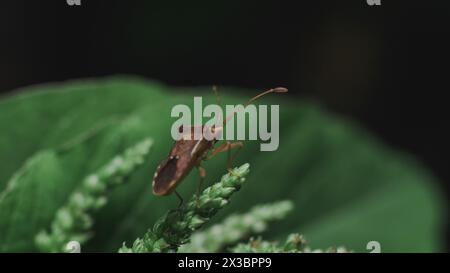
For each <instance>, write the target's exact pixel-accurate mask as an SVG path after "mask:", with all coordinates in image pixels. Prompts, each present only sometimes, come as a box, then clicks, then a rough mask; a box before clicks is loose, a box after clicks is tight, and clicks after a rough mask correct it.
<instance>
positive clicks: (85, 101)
mask: <svg viewBox="0 0 450 273" xmlns="http://www.w3.org/2000/svg"><path fill="white" fill-rule="evenodd" d="M219 91H220V96H221V99H222V103H223V104H238V103H242V102H245V101H246V99H247V98H248V97H250V96H252V95H254V94H255V92H254V91H249V90H242V89H227V88H225V89H221V90H219ZM238 93H240V94H241V95H240V96H237V95H236V94H238ZM242 94H245V96H243V95H242ZM196 95H202V96H204V99H203V103H204V105H205V104H207V103H215V98H214V95H213V93H212V92H211V91H210V88H185V89H180V88H178V89H176V88H173V89H170V88H168V87H165V86H163V85H161V84H157V83H154V82H147V81H144V80H141V79H135V78H123V77H118V78H107V79H101V80H90V81H75V82H68V83H64V84H58V85H44V86H38V87H34V88H28V89H25V90H23V91H22V92H21V94H19V95H16V96H12V97H10V98H7V99H5V100H3V101H1V102H0V129H1V130H2V133H1V136H0V149H1V151H2V153H0V160H1V162H2V166H0V189H3V190H5V188H6V183H7V181H8V179H9V178H10V177H11V176H12V175H13V174H14V173H16V177H19V178H20V179H18V180H17V183H16V185H17V186H16V187H15V190H11V191H10V193H9V194H6V195H5V196H6V197H5V198H4V199H5V200H3V201H0V238H1V239H0V249H1V250H2V251H11V250H16V251H26V250H33V249H32V240H31V242H29V241H28V238H32V236H31V234H32V233H33V232H35V231H36V227H39V229H42V228H45V227H46V225H48V224H49V223H50V221H51V219H52V217H53V214H54V213H55V211H56V209H57V208H58V207H60V206H61V204H62V203H63V201H64V198H66V196H68V195H69V194H70V192H71V191H72V189H73V187H74V186H75V185H76V183H77V182H79V180H81V179H82V178H83V177H84V176H85V175H86V174H88V172H89V171H92V170H94V169H95V168H96V167H99V166H101V165H102V164H105V163H106V162H107V160H108V159H109V158H110V157H111V156H113V155H115V154H117V153H120V151H121V150H122V149H124V148H125V147H126V146H125V142H126V143H127V144H128V145H130V144H133V143H134V142H135V141H137V140H139V139H142V138H144V137H148V136H149V137H151V138H152V139H153V140H154V143H155V146H154V150H153V151H152V154H151V157H150V159H149V160H148V162H146V164H144V167H143V168H141V169H140V170H139V171H137V172H136V173H135V174H134V175H133V176H132V177H131V181H130V183H128V184H127V185H125V186H123V187H120V188H117V189H115V190H114V191H113V192H112V193H111V195H110V196H109V203H108V204H107V205H106V206H105V207H104V208H103V209H102V210H101V211H99V212H98V213H97V214H96V215H95V225H94V233H95V236H94V237H93V238H92V240H91V241H89V243H88V244H87V245H83V246H82V251H115V250H117V249H118V248H119V247H120V246H121V245H122V242H124V241H134V239H136V238H137V237H139V236H142V234H144V233H145V231H146V230H147V229H148V227H150V226H153V224H154V223H155V221H156V220H157V219H158V218H159V217H161V216H162V215H163V214H164V213H165V212H167V211H168V210H169V209H173V208H175V207H176V206H177V202H178V200H177V199H176V198H175V197H173V196H169V197H156V196H153V195H152V193H151V180H152V177H153V173H154V171H155V169H156V167H157V165H158V164H159V163H160V162H161V161H162V160H163V159H164V158H165V157H166V156H167V153H168V151H169V149H170V148H171V145H172V144H173V140H172V139H171V137H170V128H171V124H172V123H173V122H174V120H175V119H174V118H171V117H170V111H171V108H172V107H173V106H174V105H175V104H177V103H184V104H188V105H192V101H193V96H196ZM259 103H261V104H275V103H276V104H279V105H280V147H279V149H278V150H277V151H275V152H260V151H259V143H258V142H257V141H246V142H245V147H244V148H243V149H242V151H241V152H240V153H239V156H238V158H237V160H236V162H235V163H234V164H235V166H237V165H240V164H242V163H245V162H249V163H250V164H251V166H252V172H251V173H250V175H249V177H248V183H246V186H245V187H243V188H242V190H241V191H240V192H239V193H238V194H236V195H235V197H234V198H233V200H232V202H231V203H230V204H229V205H228V206H227V207H226V208H225V209H223V210H222V211H221V212H220V213H219V214H218V215H217V217H216V218H214V221H213V222H217V221H221V220H222V219H224V217H226V216H227V215H230V214H231V213H239V212H245V211H247V210H248V209H250V208H251V207H253V206H254V205H256V204H260V203H267V202H274V201H276V200H280V199H290V200H292V201H293V203H294V211H293V212H292V213H291V214H290V215H289V217H288V218H287V219H285V220H284V221H283V222H280V223H275V224H273V225H272V226H271V228H269V229H268V230H267V231H266V232H265V233H264V234H263V236H264V238H265V239H268V240H284V239H285V238H286V236H287V235H288V234H291V233H301V234H304V235H305V238H306V239H307V241H308V244H309V245H310V246H311V247H312V248H328V247H329V246H333V245H335V246H340V245H344V246H346V247H347V248H349V249H352V250H355V251H364V252H366V251H367V250H366V244H367V242H369V241H374V240H375V241H379V242H380V244H381V250H382V251H383V252H384V251H439V250H442V247H443V244H444V236H443V232H442V228H443V222H444V220H445V215H446V211H445V210H444V207H445V204H444V202H443V198H442V196H441V194H440V190H439V189H438V188H437V186H436V180H435V178H434V177H433V175H432V174H430V173H429V172H428V171H427V170H426V168H425V167H424V166H423V165H422V164H421V163H420V162H418V160H417V159H415V158H412V157H411V156H410V155H408V154H405V153H403V152H399V151H394V150H392V149H390V148H389V147H387V146H386V145H385V144H383V143H381V142H380V141H379V140H377V139H376V138H375V137H374V136H371V135H370V134H369V133H368V132H366V131H365V130H363V129H361V128H360V127H359V126H358V125H356V124H353V123H351V122H348V121H346V120H343V119H341V118H338V117H336V116H335V115H333V114H331V113H327V112H326V111H324V110H323V109H321V108H320V107H317V106H316V105H315V104H314V103H311V102H306V101H295V99H293V98H292V95H290V94H289V93H288V94H283V95H280V96H278V97H277V95H271V96H270V97H265V98H263V99H261V101H259ZM105 120H115V121H116V124H115V125H110V127H112V128H111V129H112V130H109V129H108V130H106V131H107V132H105V133H99V134H100V136H98V137H93V138H89V139H88V140H84V141H81V142H82V144H74V145H70V143H71V141H70V140H71V139H74V138H75V139H77V136H80V135H81V136H82V135H83V134H84V135H89V132H91V131H92V130H94V129H93V128H95V124H99V123H101V122H102V121H103V122H105ZM11 121H14V122H11ZM94 131H95V130H94ZM78 138H79V137H78ZM81 139H83V137H81ZM133 141H134V142H133ZM78 142H80V141H78ZM90 142H92V143H91V144H89V143H90ZM67 143H69V144H67ZM75 143H77V141H75ZM62 147H70V148H68V151H69V152H66V153H65V154H59V153H58V152H56V151H59V150H61V149H63V148H62ZM42 149H46V150H44V151H42ZM33 155H35V156H34V157H32V156H33ZM30 157H32V158H31V159H28V161H27V158H30ZM41 157H43V158H46V159H43V160H42V159H40V158H41ZM25 162H27V163H25ZM30 162H31V163H30ZM33 162H34V163H33ZM204 167H205V168H206V171H207V176H206V185H205V186H208V185H210V183H212V182H213V181H216V180H217V179H218V178H219V177H220V176H221V175H222V174H223V172H224V170H226V155H219V156H217V157H216V158H214V159H213V160H210V161H208V162H205V164H204ZM24 170H27V171H24ZM197 183H198V175H197V174H196V173H195V170H194V171H193V172H192V173H191V174H190V175H189V176H188V177H187V178H186V179H185V181H183V183H182V184H181V185H180V187H179V191H180V193H181V194H182V196H183V197H184V198H188V197H190V196H192V194H193V193H194V192H195V190H196V185H197ZM19 185H20V186H19ZM49 194H51V195H50V196H51V198H48V197H49ZM7 199H8V200H9V201H8V202H6V200H7ZM30 221H32V223H33V224H31V225H30ZM36 232H37V231H36ZM3 234H8V237H5V235H3ZM10 234H13V235H14V236H12V237H10ZM23 234H26V236H25V237H23V238H22V237H21V236H22V235H23ZM28 235H30V237H27V236H28Z"/></svg>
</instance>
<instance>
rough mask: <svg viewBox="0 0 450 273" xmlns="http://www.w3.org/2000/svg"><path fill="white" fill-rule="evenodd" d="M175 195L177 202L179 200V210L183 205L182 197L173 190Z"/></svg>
mask: <svg viewBox="0 0 450 273" xmlns="http://www.w3.org/2000/svg"><path fill="white" fill-rule="evenodd" d="M174 192H175V195H176V196H177V197H178V200H180V203H179V204H178V208H181V206H182V205H183V202H184V201H183V197H181V195H180V194H179V193H178V192H177V190H174Z"/></svg>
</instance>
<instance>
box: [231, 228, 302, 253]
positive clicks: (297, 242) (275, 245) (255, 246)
mask: <svg viewBox="0 0 450 273" xmlns="http://www.w3.org/2000/svg"><path fill="white" fill-rule="evenodd" d="M305 244H306V241H305V239H304V238H303V236H302V235H300V234H297V233H294V234H291V235H289V236H288V238H287V239H286V241H285V242H284V244H280V243H279V242H268V241H264V240H262V239H261V237H258V238H250V241H249V242H248V243H240V244H238V245H236V246H235V247H233V248H231V249H230V251H231V252H234V253H300V252H302V250H303V248H304V247H305Z"/></svg>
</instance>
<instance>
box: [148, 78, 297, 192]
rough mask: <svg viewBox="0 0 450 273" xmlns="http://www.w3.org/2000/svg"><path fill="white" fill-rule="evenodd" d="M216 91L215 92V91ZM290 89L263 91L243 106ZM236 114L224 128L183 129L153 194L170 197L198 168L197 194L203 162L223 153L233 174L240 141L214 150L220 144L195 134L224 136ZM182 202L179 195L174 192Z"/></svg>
mask: <svg viewBox="0 0 450 273" xmlns="http://www.w3.org/2000/svg"><path fill="white" fill-rule="evenodd" d="M214 91H216V90H214ZM287 91H288V90H287V89H286V88H284V87H277V88H272V89H269V90H267V91H265V92H262V93H260V94H258V95H256V96H255V97H253V98H251V99H250V100H248V102H247V103H246V104H245V105H244V108H245V107H247V106H248V105H249V104H250V103H251V102H252V101H254V100H256V99H258V98H260V97H262V96H264V95H266V94H269V93H285V92H287ZM235 114H236V111H234V112H233V113H231V115H229V116H228V117H227V118H226V119H225V120H224V122H223V125H222V126H221V127H216V126H212V128H205V125H201V126H200V127H201V128H200V129H201V130H196V129H199V128H198V127H195V126H191V127H188V128H186V127H180V128H179V138H178V139H177V140H176V141H175V143H174V145H173V147H172V149H171V150H170V152H169V155H168V157H167V158H166V159H165V160H164V161H162V162H161V164H159V166H158V167H157V169H156V172H155V175H154V177H153V193H154V194H155V195H158V196H164V195H169V194H171V193H172V192H174V191H175V188H176V187H177V186H178V185H179V183H181V181H183V179H184V178H185V177H186V176H187V175H188V174H189V173H190V172H191V171H192V169H193V168H197V169H198V171H199V174H200V183H199V186H198V188H197V194H198V193H199V189H200V188H201V185H202V182H203V178H204V177H205V175H206V172H205V169H204V168H203V167H202V166H201V162H202V161H203V160H206V159H209V158H211V157H214V156H215V155H216V154H218V153H220V152H225V151H227V152H228V161H227V164H228V166H227V167H228V170H229V171H231V162H232V160H233V159H234V156H235V155H236V154H235V155H234V156H233V157H232V156H231V153H230V151H231V149H233V148H241V147H242V146H243V144H242V143H241V142H234V143H231V142H229V141H226V142H224V143H223V144H221V145H219V146H218V147H216V148H214V146H215V144H216V143H217V142H218V140H217V138H216V137H213V138H205V137H202V136H200V137H199V138H198V137H197V138H196V137H195V134H196V132H198V131H201V132H204V131H205V129H209V130H210V131H211V132H212V133H213V134H215V135H216V136H217V135H219V134H220V133H221V131H222V130H223V129H224V128H225V126H226V123H227V122H228V121H229V120H231V119H232V118H233V116H234V115H235ZM210 151H211V155H210V156H209V157H208V153H209V152H210ZM175 193H176V194H177V196H178V198H179V199H180V200H182V199H181V197H180V195H179V194H178V193H177V192H176V191H175Z"/></svg>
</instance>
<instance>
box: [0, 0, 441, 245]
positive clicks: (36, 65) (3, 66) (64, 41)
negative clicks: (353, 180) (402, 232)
mask: <svg viewBox="0 0 450 273" xmlns="http://www.w3.org/2000/svg"><path fill="white" fill-rule="evenodd" d="M81 2H82V3H81V6H68V5H67V3H66V1H65V0H47V1H2V3H1V6H0V37H1V38H0V39H1V40H0V92H1V94H2V96H7V95H8V93H9V92H11V91H12V90H13V89H15V88H18V87H23V86H27V85H31V84H36V83H42V82H49V81H60V80H66V79H73V78H80V77H96V76H102V75H110V74H138V75H142V76H145V77H149V78H154V79H158V80H161V81H163V82H165V83H168V84H171V85H179V86H186V85H211V84H219V85H232V86H240V87H250V88H267V87H273V86H278V85H281V86H286V87H289V89H290V92H293V93H295V94H296V95H297V96H308V97H312V98H315V99H316V100H318V101H319V102H320V103H322V104H323V105H325V106H326V107H327V108H328V109H330V110H332V111H334V112H336V113H339V114H341V115H344V116H347V117H349V118H352V119H355V120H357V121H358V122H360V123H361V124H363V126H364V127H366V128H368V129H369V130H370V131H372V132H373V133H374V134H376V135H378V136H379V137H380V138H382V139H383V140H384V142H386V143H387V144H388V145H390V146H393V147H395V148H397V149H400V150H406V151H409V152H411V153H413V154H415V155H416V156H417V157H419V158H420V159H422V161H423V162H424V163H425V164H426V165H427V166H428V167H429V168H431V169H432V170H433V171H434V173H435V174H436V175H437V176H438V177H439V178H440V180H441V182H442V186H443V189H445V191H446V193H447V196H448V194H449V193H450V170H449V169H450V168H449V161H448V159H447V158H448V152H449V147H448V144H447V143H448V140H449V139H450V138H449V134H448V130H446V129H447V127H448V116H449V115H448V111H447V108H448V107H449V103H448V102H447V100H446V96H445V95H446V93H448V91H449V88H448V79H447V78H448V77H449V73H448V72H449V69H448V66H449V62H448V60H449V59H448V50H449V48H450V47H449V43H448V42H447V37H449V34H450V31H449V25H450V24H449V19H450V3H449V1H399V0H395V1H387V0H382V5H381V6H369V5H367V3H366V0H347V1H304V2H301V1H296V2H287V1H262V0H260V1H212V0H209V1H204V0H202V1H185V0H183V1H182V0H180V1H126V0H122V1H118V0H116V1H112V0H81ZM447 241H448V245H450V240H447Z"/></svg>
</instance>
